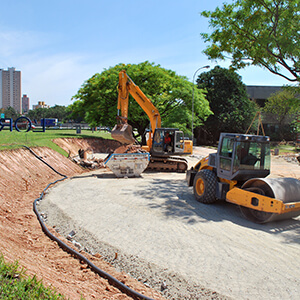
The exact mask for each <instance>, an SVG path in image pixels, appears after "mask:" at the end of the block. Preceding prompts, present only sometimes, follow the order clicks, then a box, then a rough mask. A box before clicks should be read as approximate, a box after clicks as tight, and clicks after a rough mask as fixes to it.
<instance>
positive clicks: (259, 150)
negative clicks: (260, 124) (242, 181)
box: [234, 141, 270, 172]
mask: <svg viewBox="0 0 300 300" xmlns="http://www.w3.org/2000/svg"><path fill="white" fill-rule="evenodd" d="M250 169H252V170H266V169H268V170H269V169H270V145H269V144H267V143H259V142H251V141H250V142H237V145H236V152H235V157H234V172H235V171H237V170H250Z"/></svg>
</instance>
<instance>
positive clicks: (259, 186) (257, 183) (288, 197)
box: [240, 178, 300, 223]
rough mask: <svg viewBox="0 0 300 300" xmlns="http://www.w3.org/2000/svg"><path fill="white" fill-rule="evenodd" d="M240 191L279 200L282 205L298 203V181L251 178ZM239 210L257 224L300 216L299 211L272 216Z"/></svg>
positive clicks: (242, 208)
mask: <svg viewBox="0 0 300 300" xmlns="http://www.w3.org/2000/svg"><path fill="white" fill-rule="evenodd" d="M242 189H244V190H249V191H251V192H254V193H257V194H261V195H265V196H267V197H270V198H275V199H277V200H281V201H282V202H283V203H289V202H300V181H299V180H298V179H295V178H253V179H250V180H248V181H247V182H245V183H244V184H243V186H242ZM240 208H241V211H242V213H243V214H244V215H245V216H246V217H247V218H248V219H250V220H252V221H254V222H257V223H267V222H271V221H275V220H282V219H289V218H295V217H297V216H299V215H300V211H293V212H289V213H285V214H274V213H268V212H263V211H258V210H254V209H251V208H247V207H242V206H241V207H240Z"/></svg>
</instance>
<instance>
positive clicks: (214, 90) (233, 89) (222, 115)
mask: <svg viewBox="0 0 300 300" xmlns="http://www.w3.org/2000/svg"><path fill="white" fill-rule="evenodd" d="M197 84H198V88H201V89H206V90H207V100H208V102H209V105H210V108H211V110H212V112H213V115H211V116H209V117H208V119H207V120H206V121H205V130H206V132H207V133H208V136H209V139H210V141H211V142H216V141H217V140H218V139H219V135H220V132H237V133H238V132H243V133H244V132H246V130H247V127H248V126H249V125H250V123H251V121H252V119H253V117H254V114H255V110H256V105H255V103H253V102H252V101H251V100H250V99H249V98H248V95H247V91H246V86H245V85H244V84H243V83H242V81H241V77H240V76H239V75H238V74H237V73H236V72H234V71H233V70H228V69H225V68H220V67H215V68H214V69H213V70H211V71H208V72H203V73H202V74H200V75H199V77H198V79H197Z"/></svg>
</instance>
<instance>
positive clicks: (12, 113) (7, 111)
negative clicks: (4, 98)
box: [3, 107, 20, 121]
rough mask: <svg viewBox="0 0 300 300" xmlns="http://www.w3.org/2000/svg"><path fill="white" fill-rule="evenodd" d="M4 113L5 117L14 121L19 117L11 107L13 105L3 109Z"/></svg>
mask: <svg viewBox="0 0 300 300" xmlns="http://www.w3.org/2000/svg"><path fill="white" fill-rule="evenodd" d="M3 112H4V114H5V118H12V119H13V120H14V121H15V120H16V119H17V118H18V117H20V114H19V113H18V112H17V111H16V110H15V109H14V108H13V107H8V108H6V109H4V110H3Z"/></svg>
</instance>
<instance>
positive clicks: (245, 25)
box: [201, 0, 300, 82]
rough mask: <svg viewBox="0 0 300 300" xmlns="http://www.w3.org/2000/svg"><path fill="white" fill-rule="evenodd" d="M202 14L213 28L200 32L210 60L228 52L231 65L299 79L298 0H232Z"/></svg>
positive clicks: (299, 34)
mask: <svg viewBox="0 0 300 300" xmlns="http://www.w3.org/2000/svg"><path fill="white" fill-rule="evenodd" d="M202 16H204V17H206V18H210V20H209V23H210V27H211V28H213V30H214V31H213V32H212V33H211V34H208V33H202V34H201V35H202V37H203V39H204V40H205V42H209V43H210V45H209V46H208V47H207V48H206V50H205V51H204V53H205V54H206V55H207V56H208V57H209V58H210V59H224V58H226V55H230V56H231V67H233V68H237V69H240V68H243V67H245V66H247V65H251V64H252V65H256V66H260V67H264V68H266V69H268V70H269V71H270V72H272V73H274V74H276V75H279V76H282V77H284V78H285V79H287V80H289V81H298V82H299V81H300V62H299V58H300V48H299V39H300V31H299V28H300V3H299V0H234V1H233V3H232V4H226V3H225V4H223V6H222V8H216V10H215V11H213V12H211V11H203V12H202ZM284 70H285V71H288V75H286V74H284V72H283V71H284Z"/></svg>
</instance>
